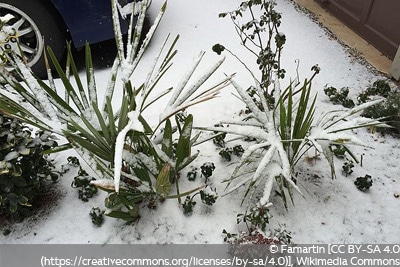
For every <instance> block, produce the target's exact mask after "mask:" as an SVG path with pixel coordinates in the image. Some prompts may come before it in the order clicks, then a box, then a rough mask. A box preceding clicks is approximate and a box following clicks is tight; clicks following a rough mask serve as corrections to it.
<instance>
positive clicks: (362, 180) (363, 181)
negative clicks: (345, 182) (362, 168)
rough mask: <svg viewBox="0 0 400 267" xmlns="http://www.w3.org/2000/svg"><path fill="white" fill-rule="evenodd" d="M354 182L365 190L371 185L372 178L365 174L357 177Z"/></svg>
mask: <svg viewBox="0 0 400 267" xmlns="http://www.w3.org/2000/svg"><path fill="white" fill-rule="evenodd" d="M354 184H355V185H356V186H357V188H358V189H359V190H361V191H363V192H367V191H368V190H369V188H370V187H371V186H372V178H371V176H370V175H368V174H366V175H365V176H364V177H358V178H357V179H356V181H355V182H354Z"/></svg>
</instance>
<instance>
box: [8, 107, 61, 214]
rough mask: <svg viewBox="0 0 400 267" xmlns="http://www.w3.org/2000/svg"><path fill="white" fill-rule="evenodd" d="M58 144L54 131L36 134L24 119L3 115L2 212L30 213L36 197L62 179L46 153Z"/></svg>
mask: <svg viewBox="0 0 400 267" xmlns="http://www.w3.org/2000/svg"><path fill="white" fill-rule="evenodd" d="M56 146H57V142H55V141H54V140H53V137H52V136H51V134H49V133H47V132H43V131H37V132H36V134H35V137H32V133H31V130H30V129H29V128H27V127H26V126H24V125H23V124H22V123H21V122H20V121H18V120H16V119H11V118H9V117H7V116H4V115H1V114H0V215H1V214H5V215H11V217H13V218H14V219H16V220H20V219H23V218H24V217H26V216H28V215H30V213H31V210H32V205H34V201H35V199H36V198H37V197H38V196H39V195H40V194H43V193H44V192H45V189H46V188H47V187H46V186H47V185H49V184H51V183H52V182H56V181H57V180H58V178H59V174H58V173H57V172H55V171H54V168H53V165H52V163H51V162H50V161H49V160H47V158H46V157H45V156H43V154H42V153H43V152H44V151H45V150H47V149H50V148H54V147H56ZM49 182H50V183H49Z"/></svg>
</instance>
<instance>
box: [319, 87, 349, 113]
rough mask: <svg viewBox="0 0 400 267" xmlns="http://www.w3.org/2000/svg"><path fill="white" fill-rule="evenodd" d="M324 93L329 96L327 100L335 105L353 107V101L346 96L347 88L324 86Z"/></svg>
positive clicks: (347, 93)
mask: <svg viewBox="0 0 400 267" xmlns="http://www.w3.org/2000/svg"><path fill="white" fill-rule="evenodd" d="M324 93H325V94H326V95H327V96H328V97H329V100H330V101H331V102H332V103H333V104H335V105H339V104H340V105H342V106H343V107H345V108H354V106H355V104H354V101H353V100H351V99H349V98H348V95H349V88H348V87H343V88H341V89H340V90H337V89H336V88H335V87H333V86H330V87H326V88H324Z"/></svg>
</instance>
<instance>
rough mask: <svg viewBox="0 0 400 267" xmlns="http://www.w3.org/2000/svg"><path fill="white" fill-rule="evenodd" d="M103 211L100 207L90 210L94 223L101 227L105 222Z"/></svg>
mask: <svg viewBox="0 0 400 267" xmlns="http://www.w3.org/2000/svg"><path fill="white" fill-rule="evenodd" d="M103 213H104V212H103V211H101V210H100V208H99V207H97V208H92V209H91V210H90V212H89V215H90V217H91V218H92V223H93V224H94V225H96V226H98V227H100V226H101V225H102V224H103V222H104V217H103Z"/></svg>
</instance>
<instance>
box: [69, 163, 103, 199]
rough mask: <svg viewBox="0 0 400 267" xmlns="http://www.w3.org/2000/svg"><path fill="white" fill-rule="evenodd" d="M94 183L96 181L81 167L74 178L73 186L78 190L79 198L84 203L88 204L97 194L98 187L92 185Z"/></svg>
mask: <svg viewBox="0 0 400 267" xmlns="http://www.w3.org/2000/svg"><path fill="white" fill-rule="evenodd" d="M92 181H96V179H95V178H94V177H90V176H89V174H88V173H87V172H86V171H85V170H84V169H82V167H79V171H78V175H77V176H75V177H74V181H73V182H72V184H71V186H72V187H73V188H77V189H78V198H79V199H80V200H82V201H83V202H88V201H89V198H92V197H93V196H94V195H96V194H97V191H98V190H97V187H96V186H95V185H93V184H92V183H91V182H92Z"/></svg>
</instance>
